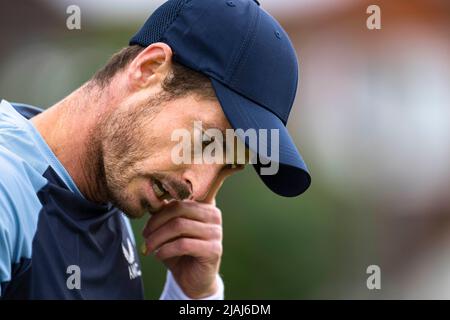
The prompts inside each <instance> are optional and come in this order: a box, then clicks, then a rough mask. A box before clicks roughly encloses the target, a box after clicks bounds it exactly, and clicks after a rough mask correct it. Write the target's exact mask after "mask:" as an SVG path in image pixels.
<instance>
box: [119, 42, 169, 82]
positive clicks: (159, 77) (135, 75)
mask: <svg viewBox="0 0 450 320" xmlns="http://www.w3.org/2000/svg"><path fill="white" fill-rule="evenodd" d="M172 56H173V53H172V49H171V48H170V47H169V46H168V45H167V44H165V43H162V42H157V43H153V44H151V45H150V46H148V47H147V48H145V49H144V50H143V51H142V52H141V53H139V55H138V56H137V57H136V58H134V60H133V61H132V62H131V63H130V65H129V66H128V68H127V78H128V82H129V85H130V87H131V88H133V89H138V90H139V89H143V88H147V87H150V86H153V85H158V84H159V83H161V82H162V81H163V80H164V79H165V78H166V76H167V74H168V73H169V72H170V70H171V65H172Z"/></svg>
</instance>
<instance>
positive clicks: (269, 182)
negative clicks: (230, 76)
mask: <svg viewBox="0 0 450 320" xmlns="http://www.w3.org/2000/svg"><path fill="white" fill-rule="evenodd" d="M211 82H212V85H213V87H214V90H215V92H216V95H217V98H218V99H219V102H220V104H221V106H222V109H223V111H224V113H225V116H226V117H227V119H228V121H229V122H230V124H231V125H232V126H233V128H234V129H235V130H236V129H242V130H243V131H246V130H248V129H256V130H257V135H259V132H260V131H259V129H266V130H271V129H278V132H279V155H278V171H277V172H276V173H275V174H270V175H267V174H261V170H260V169H261V167H262V166H263V165H262V164H261V163H259V162H258V163H256V164H254V165H253V166H254V168H255V170H256V172H257V173H258V175H259V176H260V178H261V179H262V181H263V182H264V183H265V184H266V186H267V187H269V188H270V189H271V190H272V191H273V192H275V193H277V194H279V195H281V196H285V197H295V196H298V195H300V194H302V193H303V192H305V191H306V190H307V189H308V187H309V186H310V184H311V177H310V175H309V173H308V168H307V166H306V164H305V162H304V161H303V158H302V156H301V155H300V152H299V151H298V150H297V147H296V146H295V144H294V142H293V141H292V138H291V136H290V135H289V132H288V130H287V128H286V127H285V125H284V124H283V122H282V121H281V120H280V119H279V118H278V117H277V116H276V115H275V114H273V113H272V112H270V111H269V110H267V109H265V108H264V107H262V106H260V105H258V104H257V103H255V102H253V101H252V100H249V99H247V98H245V97H243V96H241V95H240V94H238V93H236V92H235V91H233V90H231V89H230V88H228V87H227V86H225V85H223V84H222V83H221V82H219V81H217V80H215V79H213V78H211ZM237 136H238V137H239V134H237ZM267 136H268V137H269V138H270V134H268V135H267ZM239 138H241V137H239ZM241 140H242V138H241ZM244 140H245V139H244ZM259 140H260V139H259V136H258V141H259ZM244 142H245V143H246V146H247V147H248V148H249V149H250V150H251V151H252V152H254V153H258V150H255V148H254V147H252V146H251V145H249V144H248V143H247V141H244ZM271 145H272V144H271V143H270V142H269V143H267V151H268V152H267V151H265V152H264V155H271V156H270V158H273V156H272V150H271ZM258 156H263V154H258Z"/></svg>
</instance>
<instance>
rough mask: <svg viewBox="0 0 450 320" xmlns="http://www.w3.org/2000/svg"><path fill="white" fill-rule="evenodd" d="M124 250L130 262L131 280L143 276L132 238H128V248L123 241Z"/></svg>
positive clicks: (126, 258)
mask: <svg viewBox="0 0 450 320" xmlns="http://www.w3.org/2000/svg"><path fill="white" fill-rule="evenodd" d="M122 252H123V255H124V257H125V260H127V262H128V273H129V274H130V280H133V279H136V278H137V277H140V276H141V269H140V268H139V264H138V263H137V262H136V257H135V255H134V246H133V244H132V243H131V240H130V238H127V248H126V247H125V246H124V244H123V243H122Z"/></svg>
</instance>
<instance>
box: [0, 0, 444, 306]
mask: <svg viewBox="0 0 450 320" xmlns="http://www.w3.org/2000/svg"><path fill="white" fill-rule="evenodd" d="M162 2H163V1H143V0H138V1H122V2H120V1H112V2H111V1H96V2H95V3H94V2H90V1H82V0H78V1H56V0H55V1H49V0H47V1H37V0H36V1H33V0H19V1H2V2H1V4H0V14H1V16H0V36H1V41H0V70H1V72H0V97H1V98H2V99H6V100H8V101H17V102H24V103H29V104H32V105H36V106H40V107H43V108H47V107H49V106H51V105H52V104H54V103H55V102H57V101H58V100H60V99H62V98H63V97H65V96H66V95H67V94H69V93H70V92H71V91H73V90H74V89H76V88H78V87H79V86H80V85H82V84H83V83H84V82H85V81H87V80H88V79H89V78H90V77H91V76H92V75H93V73H94V72H95V71H96V70H97V69H98V68H100V67H101V66H102V65H103V64H104V63H105V62H106V61H107V59H108V58H109V57H110V56H111V55H112V54H113V53H114V52H116V51H118V50H119V49H120V48H122V47H123V46H126V45H127V41H128V39H129V38H130V37H131V36H132V35H133V34H134V32H136V31H137V29H138V28H139V26H140V25H141V24H142V23H143V22H144V20H145V19H146V17H147V16H148V15H150V13H151V12H152V11H153V10H154V9H155V8H156V7H157V5H159V4H161V3H162ZM261 3H262V5H263V7H265V8H266V9H267V10H268V11H269V12H271V13H272V14H273V15H274V16H275V17H276V18H278V19H279V21H280V22H281V24H282V25H283V26H284V27H285V28H286V30H287V31H288V33H289V34H290V35H291V37H292V41H293V43H294V46H295V47H296V48H297V51H298V55H299V60H300V84H299V92H298V96H297V99H296V103H295V106H294V111H293V113H292V115H291V118H290V122H289V128H290V131H291V132H292V134H293V136H294V139H295V141H296V143H297V145H298V146H299V149H300V150H301V152H302V154H303V156H304V158H305V161H306V162H307V163H308V165H309V168H310V171H311V174H312V177H313V182H312V186H311V188H310V189H309V190H308V191H307V192H306V193H305V194H304V195H302V196H301V197H298V198H294V199H286V198H281V197H279V196H276V195H274V194H272V193H271V192H270V191H269V190H268V189H267V188H265V186H264V185H263V183H262V182H261V181H259V178H258V177H257V176H256V174H255V172H254V170H253V169H252V168H250V167H249V168H247V169H246V170H245V171H244V172H243V173H242V174H240V175H237V176H235V177H232V178H231V179H229V180H228V181H227V183H226V184H225V185H224V187H223V188H222V190H221V192H220V194H219V198H218V206H219V207H220V208H221V209H222V212H223V221H224V255H223V262H222V267H221V274H222V276H223V279H224V281H225V288H226V298H228V299H312V298H322V299H329V298H332V299H340V298H370V299H372V298H373V299H377V298H392V297H395V298H410V297H414V298H430V297H432V298H442V297H447V298H449V297H450V289H449V288H450V274H449V271H447V270H450V268H448V267H450V256H449V254H448V253H447V251H449V252H450V250H448V248H449V247H450V241H449V238H448V236H447V235H448V234H449V235H450V232H449V231H450V219H449V213H450V203H449V200H448V198H449V197H448V190H449V188H448V187H449V185H450V182H449V181H450V179H449V178H450V169H449V167H450V166H449V165H448V163H449V162H448V161H449V159H450V139H449V137H450V129H449V128H450V125H449V124H450V111H449V105H450V104H449V102H450V97H449V90H448V89H449V88H450V76H449V74H450V62H449V61H450V53H449V51H450V43H449V39H450V37H449V32H448V30H450V6H449V3H448V2H446V1H404V0H398V1H375V3H376V4H378V5H379V6H380V8H381V10H382V25H383V27H382V29H381V30H377V31H371V30H368V29H367V28H366V24H365V23H366V19H367V17H368V14H367V13H366V8H367V7H368V5H369V4H372V3H371V2H367V1H350V0H346V1H339V2H337V1H327V0H320V1H306V0H305V1H275V0H273V1H271V0H266V1H261ZM70 4H75V5H78V6H79V7H80V9H81V18H82V20H81V30H68V29H67V27H66V19H67V18H68V16H69V15H68V14H67V13H66V9H67V6H68V5H70ZM144 224H145V220H144V219H142V220H138V221H133V227H134V229H135V235H136V240H137V242H138V246H140V244H141V243H142V237H141V236H140V232H141V230H142V228H143V225H144ZM141 262H142V268H143V279H144V283H145V293H146V297H147V298H149V299H157V298H158V297H159V295H160V294H161V291H162V288H163V284H164V280H165V269H164V267H163V266H162V265H161V264H160V263H158V262H157V261H156V260H154V259H153V258H152V257H141ZM372 264H375V265H379V266H380V267H381V270H382V290H378V291H377V290H375V291H373V290H372V291H371V290H368V289H367V287H366V279H367V277H368V274H366V268H367V267H368V266H369V265H372Z"/></svg>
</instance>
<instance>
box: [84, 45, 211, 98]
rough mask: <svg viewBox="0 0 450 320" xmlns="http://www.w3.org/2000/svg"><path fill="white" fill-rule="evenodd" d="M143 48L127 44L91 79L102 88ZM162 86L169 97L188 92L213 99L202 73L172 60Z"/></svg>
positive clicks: (176, 96)
mask: <svg viewBox="0 0 450 320" xmlns="http://www.w3.org/2000/svg"><path fill="white" fill-rule="evenodd" d="M144 49H145V48H144V47H141V46H139V45H133V46H128V47H125V48H123V49H121V50H120V51H119V52H117V53H115V54H114V55H113V56H112V57H111V58H110V59H109V61H108V62H107V63H106V65H105V66H103V67H102V68H101V69H100V70H98V71H97V72H96V73H95V74H94V76H93V77H92V81H93V82H94V83H95V84H97V85H99V86H100V87H102V88H104V87H105V86H107V85H108V84H109V82H110V80H111V79H112V78H113V77H114V76H115V75H116V74H117V72H119V71H120V70H123V69H124V68H125V67H126V66H127V65H128V64H129V63H130V62H131V61H133V59H134V58H136V57H137V56H138V55H139V53H141V52H142V51H143V50H144ZM162 87H163V89H164V91H165V92H166V93H167V94H168V95H169V97H170V98H172V99H173V98H179V97H182V96H185V95H187V94H190V93H194V94H197V95H199V96H200V97H202V98H209V99H215V98H216V95H215V92H214V89H213V87H212V85H211V81H210V80H209V78H208V77H207V76H205V75H204V74H202V73H200V72H197V71H194V70H192V69H190V68H188V67H185V66H183V65H181V64H179V63H177V62H175V61H172V72H171V74H170V75H169V76H167V77H166V79H165V80H164V82H163V84H162Z"/></svg>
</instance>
